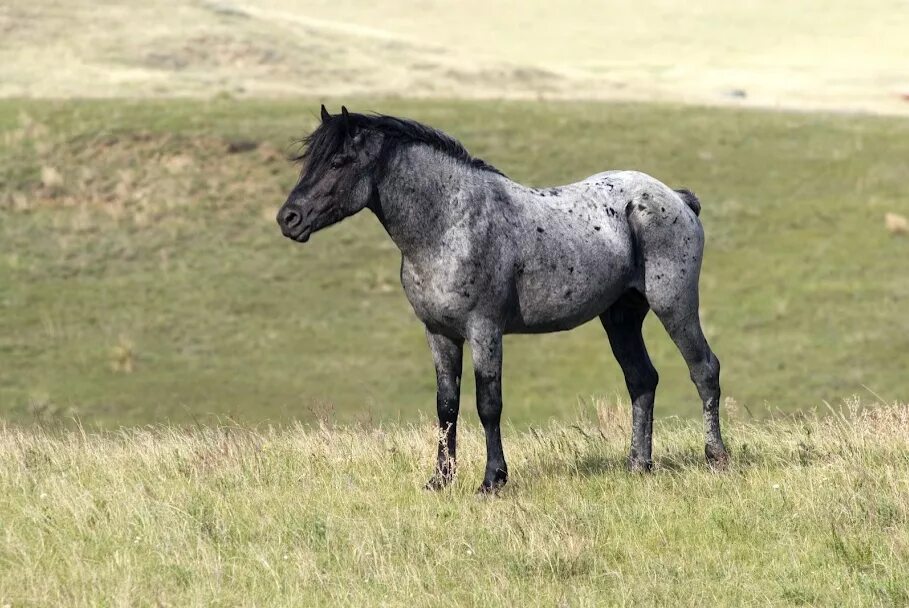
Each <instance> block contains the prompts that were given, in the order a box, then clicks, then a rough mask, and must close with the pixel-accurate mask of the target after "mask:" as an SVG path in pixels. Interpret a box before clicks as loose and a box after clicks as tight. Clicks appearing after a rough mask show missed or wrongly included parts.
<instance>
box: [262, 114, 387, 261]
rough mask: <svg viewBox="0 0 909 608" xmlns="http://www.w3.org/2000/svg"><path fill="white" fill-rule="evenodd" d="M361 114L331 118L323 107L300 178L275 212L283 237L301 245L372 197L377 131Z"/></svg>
mask: <svg viewBox="0 0 909 608" xmlns="http://www.w3.org/2000/svg"><path fill="white" fill-rule="evenodd" d="M359 118H360V115H358V114H348V112H347V108H345V107H343V106H342V107H341V114H336V115H334V116H332V115H331V114H329V113H328V111H327V110H326V109H325V106H324V105H323V106H322V123H321V124H320V125H319V126H318V128H316V130H315V131H313V132H312V133H311V134H310V135H309V136H308V137H306V138H305V139H304V140H303V143H304V145H305V146H306V149H305V152H304V153H303V154H302V155H301V156H300V157H298V159H297V160H300V161H302V163H303V169H302V171H301V173H300V179H299V181H298V182H297V185H296V186H294V189H293V190H292V191H291V192H290V195H289V196H288V197H287V201H286V202H285V203H284V204H283V205H282V206H281V209H280V210H279V211H278V218H277V219H278V225H279V226H281V232H283V233H284V236H286V237H288V238H291V239H293V240H295V241H297V242H299V243H305V242H306V241H307V240H309V237H310V235H311V234H312V233H313V232H317V231H319V230H321V229H322V228H326V227H328V226H331V225H332V224H335V223H337V222H339V221H341V220H342V219H344V218H345V217H348V216H351V215H353V214H355V213H357V212H358V211H360V210H362V209H363V208H364V207H366V206H367V205H369V204H370V202H371V201H373V199H374V197H376V196H377V194H376V184H375V178H374V173H375V171H374V170H375V165H376V161H377V160H378V158H379V155H380V154H381V151H382V139H383V136H382V134H381V133H376V132H373V131H369V130H367V129H364V128H362V127H361V126H360V123H361V122H362V121H359V120H358V119H359Z"/></svg>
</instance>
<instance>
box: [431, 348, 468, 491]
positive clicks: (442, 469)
mask: <svg viewBox="0 0 909 608" xmlns="http://www.w3.org/2000/svg"><path fill="white" fill-rule="evenodd" d="M427 336H428V339H429V347H430V350H432V355H433V362H434V363H435V367H436V412H437V413H438V416H439V445H438V454H437V457H436V470H435V473H434V474H433V476H432V478H431V479H430V480H429V482H428V483H427V484H426V488H427V489H430V490H437V489H440V488H443V487H445V486H446V485H448V484H449V483H450V482H451V480H452V479H453V478H454V474H455V462H456V458H455V457H456V451H457V434H458V411H459V409H460V401H461V361H462V353H463V342H462V341H459V340H453V339H451V338H448V337H446V336H441V335H438V334H432V333H430V332H427Z"/></svg>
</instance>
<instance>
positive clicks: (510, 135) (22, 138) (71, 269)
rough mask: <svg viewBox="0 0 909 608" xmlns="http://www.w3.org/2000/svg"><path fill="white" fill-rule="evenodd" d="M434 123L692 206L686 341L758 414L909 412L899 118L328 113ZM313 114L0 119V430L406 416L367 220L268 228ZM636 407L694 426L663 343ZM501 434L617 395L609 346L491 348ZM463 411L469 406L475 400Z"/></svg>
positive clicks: (420, 352) (527, 162)
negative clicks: (877, 408) (675, 194)
mask: <svg viewBox="0 0 909 608" xmlns="http://www.w3.org/2000/svg"><path fill="white" fill-rule="evenodd" d="M345 101H346V102H347V103H348V105H350V106H351V108H352V109H356V110H378V111H383V112H388V113H396V114H404V115H408V116H412V117H415V118H418V119H420V120H424V121H426V122H429V123H431V124H434V125H437V126H439V127H441V128H443V129H446V130H448V131H449V132H451V133H452V134H454V135H455V136H457V137H459V138H461V139H462V140H463V141H464V142H465V143H466V145H467V146H468V147H469V148H470V149H471V150H472V151H474V152H475V153H477V154H478V155H479V156H481V157H483V158H485V159H487V160H489V161H491V162H492V163H494V164H495V165H497V166H498V167H499V168H501V169H502V170H503V171H505V172H506V173H508V174H509V175H511V176H512V177H514V178H515V179H518V180H520V181H524V182H527V183H531V184H535V185H548V184H559V183H565V182H569V181H573V180H576V179H579V178H582V177H584V176H587V175H589V174H592V173H595V172H598V171H601V170H605V169H608V168H637V169H641V170H644V171H647V172H650V173H652V174H654V175H656V176H658V177H659V178H661V179H663V180H664V181H666V182H668V183H669V184H671V185H673V186H676V187H683V186H684V187H688V188H691V189H693V190H695V191H696V192H697V193H698V194H699V196H700V197H701V199H702V201H703V208H704V210H703V213H702V219H703V222H704V225H705V228H706V232H707V238H708V242H707V253H706V258H705V267H704V274H703V278H702V314H703V318H704V321H705V326H706V332H707V334H708V336H709V338H710V339H711V341H712V343H713V345H714V348H715V350H716V351H717V353H718V354H719V356H720V358H721V360H722V362H723V385H724V389H725V394H726V395H727V396H732V397H734V398H735V399H736V400H737V401H738V402H739V403H740V404H741V405H742V406H744V407H746V408H748V409H749V410H750V411H751V412H753V413H754V414H755V415H762V414H763V413H766V407H767V404H768V403H769V404H772V405H773V406H774V407H779V408H782V409H784V410H794V409H798V408H802V407H805V406H811V405H817V404H818V403H820V401H821V400H823V399H827V400H831V401H834V400H837V399H839V398H841V397H842V396H844V395H850V394H853V393H862V394H867V392H866V390H865V389H864V388H863V385H865V386H868V387H870V388H871V389H872V390H875V391H877V392H879V393H881V394H882V395H883V396H884V397H885V398H887V399H902V400H905V399H907V398H909V375H907V374H906V370H907V369H909V315H907V314H906V311H907V309H909V262H907V260H909V239H907V238H905V236H900V235H891V234H889V233H888V232H887V231H886V230H885V229H884V222H883V216H884V214H885V213H886V212H897V213H901V214H903V215H906V214H909V198H907V197H906V184H907V183H909V164H907V162H906V159H907V158H909V120H904V119H895V118H869V117H848V116H833V115H804V114H785V113H761V112H745V111H738V110H717V109H702V108H679V107H673V106H660V105H652V106H641V105H605V104H587V103H562V104H555V103H552V104H550V103H529V102H528V103H523V102H510V103H493V102H480V103H471V102H403V101H394V100H377V99H371V100H345ZM317 107H318V106H317V104H316V103H315V102H311V101H306V102H304V101H286V102H254V101H243V102H237V101H232V100H230V99H220V100H216V101H212V102H199V101H183V100H180V101H161V102H123V101H116V102H114V101H108V102H34V101H4V102H0V415H2V416H3V417H4V418H5V419H7V420H12V421H16V422H25V421H31V420H35V419H38V420H47V419H60V418H67V417H69V416H71V415H73V414H76V415H78V416H79V417H81V418H82V420H83V421H84V423H85V424H86V425H88V426H93V425H105V426H112V425H119V424H141V423H148V422H155V421H157V422H164V421H170V422H174V423H189V422H192V421H197V420H205V419H207V418H208V416H210V415H217V416H220V417H222V419H223V417H230V418H232V419H233V420H238V421H241V422H246V423H256V422H259V421H263V420H270V421H287V420H291V419H293V420H300V419H302V420H313V419H316V418H322V417H329V418H331V419H334V420H348V421H350V420H366V421H369V420H372V421H377V420H390V419H399V418H401V419H411V420H412V419H415V418H416V417H417V415H418V412H423V413H425V414H429V413H431V412H432V411H433V391H434V386H433V375H432V369H431V363H430V358H429V355H428V352H427V348H426V346H425V343H424V338H423V334H422V330H421V327H420V325H419V323H418V322H417V321H416V320H415V318H414V317H413V315H412V312H411V311H410V309H409V306H408V304H407V302H406V300H405V298H404V296H403V293H402V292H401V289H400V286H399V284H398V280H397V274H398V266H399V258H398V255H397V252H396V250H395V249H394V247H393V245H392V244H391V242H390V241H389V240H388V239H387V238H386V237H385V235H384V233H383V232H382V230H381V228H380V227H379V225H378V223H377V222H376V221H375V219H374V218H373V217H371V216H370V215H368V213H366V214H363V215H362V216H358V217H356V218H354V219H352V220H350V221H348V222H345V223H343V224H341V225H340V226H337V227H335V228H333V229H331V230H329V231H327V232H325V233H323V234H318V235H316V236H315V237H314V238H313V240H312V241H310V243H308V244H307V245H305V246H303V247H301V246H298V245H296V244H294V243H291V242H289V241H287V240H285V239H283V238H282V237H281V236H280V233H279V231H278V229H277V227H276V225H275V224H274V214H275V211H276V210H277V208H278V206H279V205H280V204H281V203H282V202H283V200H284V196H285V193H286V191H287V190H288V189H289V187H290V186H291V185H292V183H293V182H294V178H295V171H296V170H295V168H293V167H291V166H290V165H288V164H287V163H286V162H285V161H284V154H285V151H286V150H287V147H288V144H289V142H290V141H291V140H292V139H293V138H294V137H299V136H301V135H303V134H305V133H306V132H308V131H309V130H310V129H311V128H312V127H313V125H314V120H315V113H316V110H317ZM647 339H648V342H649V344H650V347H651V352H652V354H653V358H654V360H655V362H656V365H657V367H658V369H659V370H660V372H661V378H662V382H661V387H660V389H659V391H658V396H657V415H658V416H665V415H667V414H682V415H690V414H694V413H696V412H698V411H699V407H700V406H699V403H698V400H697V396H696V393H695V391H694V388H693V387H692V386H691V384H690V382H689V380H688V374H687V370H685V369H684V365H683V363H682V361H681V358H680V357H679V355H678V354H677V352H676V351H675V349H674V347H673V346H672V345H671V343H670V342H669V341H668V339H666V337H665V335H664V333H663V331H662V328H661V327H659V325H658V323H656V322H655V320H654V319H650V320H649V321H648V326H647ZM505 350H506V358H505V397H506V405H505V416H506V417H507V419H508V420H509V421H511V422H513V423H515V424H518V425H522V424H527V423H529V422H531V421H535V422H539V421H543V420H546V419H547V418H549V417H552V416H558V417H562V418H569V419H570V418H572V417H574V416H575V415H576V411H577V410H578V409H579V407H580V406H576V405H574V404H576V403H577V402H578V399H579V398H580V399H582V400H586V399H589V397H590V396H591V395H605V396H607V397H611V396H614V395H616V394H623V393H624V384H623V382H622V379H621V376H620V374H619V370H618V366H617V365H616V364H615V362H614V361H613V360H612V356H611V353H610V352H609V347H608V344H607V342H606V339H605V336H604V335H603V332H602V330H601V329H600V328H599V327H598V326H597V325H596V324H590V325H588V326H585V327H583V328H581V329H579V330H576V331H574V332H571V333H567V334H561V335H552V336H540V337H514V338H509V339H508V340H506V344H505ZM464 390H465V400H464V408H463V411H464V412H465V414H466V415H467V416H468V417H472V416H475V414H474V413H473V407H472V403H473V398H472V394H471V393H472V390H473V388H472V381H467V382H465V387H464Z"/></svg>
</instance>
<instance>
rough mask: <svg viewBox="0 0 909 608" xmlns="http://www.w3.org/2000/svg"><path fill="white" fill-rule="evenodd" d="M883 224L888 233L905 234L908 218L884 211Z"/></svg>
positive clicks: (908, 225) (908, 226) (907, 230)
mask: <svg viewBox="0 0 909 608" xmlns="http://www.w3.org/2000/svg"><path fill="white" fill-rule="evenodd" d="M884 226H885V227H886V228H887V232H889V233H890V234H906V233H907V232H909V219H906V217H905V216H902V215H900V214H898V213H886V214H884Z"/></svg>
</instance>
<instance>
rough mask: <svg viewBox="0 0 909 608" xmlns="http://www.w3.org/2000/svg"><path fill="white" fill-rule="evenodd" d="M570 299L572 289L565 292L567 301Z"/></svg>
mask: <svg viewBox="0 0 909 608" xmlns="http://www.w3.org/2000/svg"><path fill="white" fill-rule="evenodd" d="M570 297H571V290H570V289H567V290H565V299H566V300H567V299H568V298H570Z"/></svg>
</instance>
